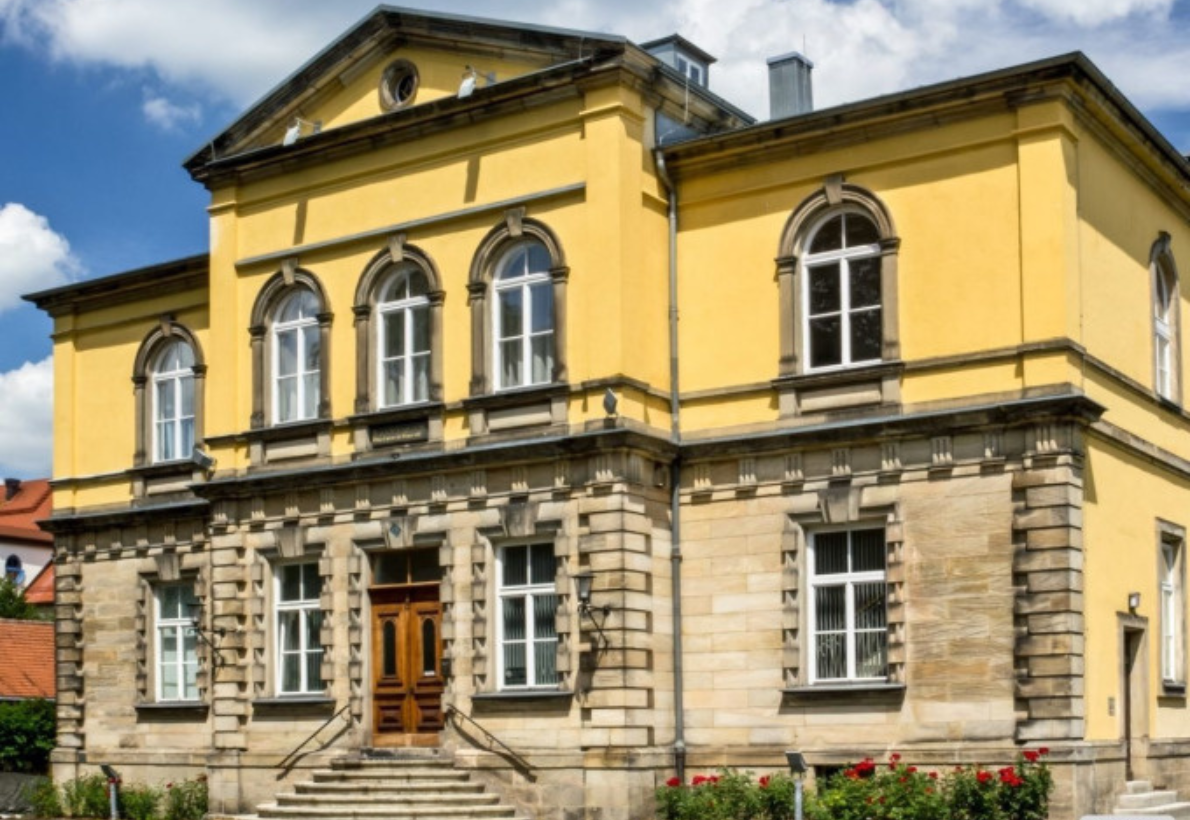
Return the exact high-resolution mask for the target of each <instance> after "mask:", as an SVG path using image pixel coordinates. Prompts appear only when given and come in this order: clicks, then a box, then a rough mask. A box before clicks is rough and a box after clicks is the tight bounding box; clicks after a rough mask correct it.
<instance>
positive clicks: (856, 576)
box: [806, 525, 888, 684]
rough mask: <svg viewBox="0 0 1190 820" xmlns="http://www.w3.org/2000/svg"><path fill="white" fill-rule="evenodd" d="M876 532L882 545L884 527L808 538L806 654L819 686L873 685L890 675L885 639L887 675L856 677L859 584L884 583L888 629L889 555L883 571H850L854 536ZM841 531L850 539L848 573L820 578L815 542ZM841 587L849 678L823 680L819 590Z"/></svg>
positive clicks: (811, 676) (819, 532)
mask: <svg viewBox="0 0 1190 820" xmlns="http://www.w3.org/2000/svg"><path fill="white" fill-rule="evenodd" d="M874 531H879V532H880V533H881V536H882V539H881V543H883V536H884V528H883V527H881V526H862V525H857V526H853V527H846V528H831V529H822V530H816V531H814V532H812V533H810V534H809V537H808V539H807V542H808V543H807V548H806V561H807V564H806V567H807V573H806V575H807V578H808V581H807V589H808V592H809V595H808V598H809V600H808V605H807V607H806V609H807V613H808V615H807V622H808V623H807V627H808V628H807V630H806V632H807V634H808V635H809V641H808V642H807V654H808V657H809V663H808V669H809V682H810V683H811V684H816V683H874V682H880V681H887V680H888V674H887V669H888V641H887V638H886V639H885V645H884V667H885V670H886V672H885V674H884V675H880V676H877V677H870V678H861V677H858V676H857V674H856V661H855V636H856V632H857V630H856V626H855V585H856V584H865V583H877V582H879V583H883V584H885V592H884V606H885V618H884V622H885V626H884V630H885V631H886V632H887V630H888V589H887V583H888V555H887V553H885V556H884V568H883V569H881V570H879V571H877V570H868V571H863V572H854V571H852V570H851V556H852V543H851V542H852V536H853V535H854V534H855V533H857V532H874ZM840 532H845V533H847V536H848V537H847V547H848V549H847V561H848V571H847V572H845V573H832V574H830V575H825V576H824V575H820V574H819V573H818V572H817V563H816V553H815V546H816V541H817V539H818V537H819V536H820V535H823V534H835V533H840ZM838 586H843V587H844V589H845V592H844V608H845V627H844V628H845V630H846V638H845V646H846V652H847V675H846V677H843V678H823V677H819V675H818V626H817V623H816V620H817V608H818V607H817V604H818V590H819V589H820V588H824V587H838ZM865 631H868V632H871V631H875V630H865Z"/></svg>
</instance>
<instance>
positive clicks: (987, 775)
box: [975, 771, 992, 783]
mask: <svg viewBox="0 0 1190 820" xmlns="http://www.w3.org/2000/svg"><path fill="white" fill-rule="evenodd" d="M975 779H976V780H978V781H979V782H980V783H987V782H988V781H989V780H991V779H992V773H991V772H985V771H978V772H976V773H975Z"/></svg>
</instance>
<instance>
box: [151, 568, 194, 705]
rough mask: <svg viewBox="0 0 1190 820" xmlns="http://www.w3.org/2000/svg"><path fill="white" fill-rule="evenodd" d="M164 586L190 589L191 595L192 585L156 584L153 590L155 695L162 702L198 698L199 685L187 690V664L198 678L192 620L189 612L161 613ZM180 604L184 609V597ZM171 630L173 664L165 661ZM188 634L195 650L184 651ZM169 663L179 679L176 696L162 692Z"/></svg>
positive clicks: (191, 594) (183, 589)
mask: <svg viewBox="0 0 1190 820" xmlns="http://www.w3.org/2000/svg"><path fill="white" fill-rule="evenodd" d="M167 589H180V590H182V591H183V592H186V591H187V590H189V592H190V596H191V597H192V598H193V597H194V587H193V585H192V584H190V583H188V582H185V581H183V582H180V583H170V584H158V585H157V586H156V587H154V589H153V621H154V623H153V653H154V654H153V657H154V663H153V672H154V677H155V678H156V686H155V690H156V697H157V700H158V702H161V703H186V702H191V701H196V700H198V684H197V682H196V683H195V685H194V690H193V692H187V691H186V667H188V666H192V667H194V671H195V676H196V678H197V673H198V668H199V663H198V635H197V634H196V632H195V629H194V623H193V622H192V621H191V620H190V617H189V614H188V613H186V612H182V613H181V614H180V615H178V616H176V617H169V618H167V617H165V616H164V615H163V614H162V611H161V607H162V601H163V597H164V595H163V593H164V592H165V590H167ZM182 600H183V603H182V607H183V609H185V606H186V604H185V598H184V597H183V599H182ZM166 632H171V633H172V634H173V638H172V639H173V640H174V641H175V642H176V646H175V650H176V651H175V653H174V654H175V660H174V662H173V663H172V664H166V662H165V640H166V638H165V633H166ZM187 633H190V634H192V635H194V652H193V653H192V654H189V655H188V654H187V653H186V652H185V646H186V643H185V637H186V635H187ZM169 665H172V666H173V667H174V671H175V674H176V680H177V681H178V684H177V686H178V693H177V696H176V697H168V696H167V695H166V693H165V675H164V674H163V670H164V669H165V668H166V667H167V666H169Z"/></svg>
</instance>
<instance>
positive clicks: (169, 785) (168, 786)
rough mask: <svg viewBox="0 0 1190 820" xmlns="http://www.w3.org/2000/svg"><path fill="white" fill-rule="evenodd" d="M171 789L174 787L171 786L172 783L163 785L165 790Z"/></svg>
mask: <svg viewBox="0 0 1190 820" xmlns="http://www.w3.org/2000/svg"><path fill="white" fill-rule="evenodd" d="M173 787H174V784H173V783H166V784H165V788H167V789H172V788H173Z"/></svg>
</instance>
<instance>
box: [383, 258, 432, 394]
mask: <svg viewBox="0 0 1190 820" xmlns="http://www.w3.org/2000/svg"><path fill="white" fill-rule="evenodd" d="M429 292H430V289H429V284H428V283H427V282H426V277H425V276H424V275H423V274H422V272H421V270H419V269H418V268H417V267H416V266H415V265H404V266H402V267H400V268H398V269H397V270H396V271H395V272H394V273H393V274H392V275H391V277H390V278H389V280H388V282H386V283H385V285H384V287H383V289H382V290H381V292H380V298H379V301H378V302H377V303H376V316H377V320H378V321H377V335H378V338H377V343H378V344H377V351H378V352H377V356H376V366H377V372H376V384H377V385H379V387H380V395H379V406H380V407H381V408H388V407H398V406H400V405H404V404H415V403H417V402H423V401H428V400H429V398H430V298H429Z"/></svg>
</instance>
